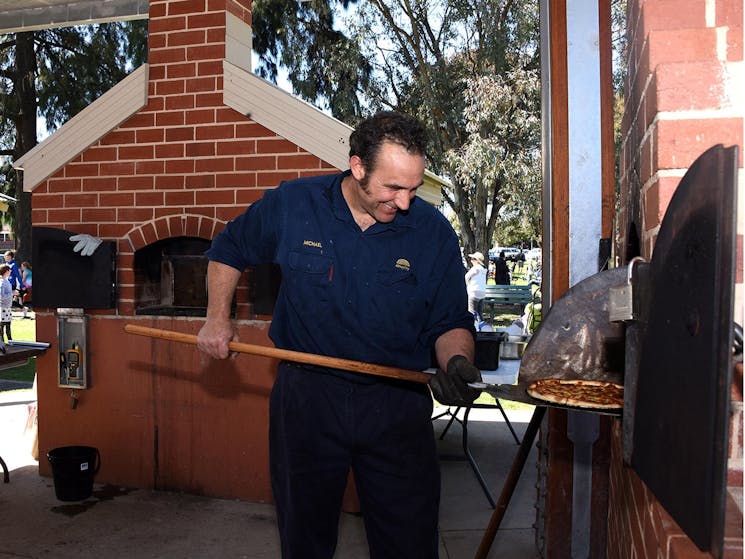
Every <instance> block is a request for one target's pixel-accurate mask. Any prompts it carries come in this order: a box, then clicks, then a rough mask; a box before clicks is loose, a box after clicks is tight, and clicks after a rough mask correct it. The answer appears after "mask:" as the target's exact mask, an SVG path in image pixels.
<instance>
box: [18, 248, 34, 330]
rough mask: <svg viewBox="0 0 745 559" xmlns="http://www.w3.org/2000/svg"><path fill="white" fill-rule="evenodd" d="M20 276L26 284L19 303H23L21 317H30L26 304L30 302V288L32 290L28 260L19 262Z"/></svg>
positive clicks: (31, 275)
mask: <svg viewBox="0 0 745 559" xmlns="http://www.w3.org/2000/svg"><path fill="white" fill-rule="evenodd" d="M21 278H22V279H23V283H24V285H25V286H26V290H25V292H24V294H23V297H22V298H21V304H22V305H23V318H31V317H30V316H29V315H28V306H29V305H30V304H31V297H32V293H31V292H32V290H33V284H34V281H33V271H32V269H31V264H30V263H29V262H28V261H24V262H21Z"/></svg>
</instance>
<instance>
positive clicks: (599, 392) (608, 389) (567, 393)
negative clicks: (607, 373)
mask: <svg viewBox="0 0 745 559" xmlns="http://www.w3.org/2000/svg"><path fill="white" fill-rule="evenodd" d="M527 392H528V394H529V395H530V396H532V397H533V398H535V399H537V400H543V401H544V402H551V403H554V404H561V405H564V406H576V407H581V408H595V409H618V408H622V407H623V385H622V384H616V383H615V382H607V381H603V380H583V379H560V378H544V379H539V380H536V381H534V382H532V383H530V384H529V385H528V388H527Z"/></svg>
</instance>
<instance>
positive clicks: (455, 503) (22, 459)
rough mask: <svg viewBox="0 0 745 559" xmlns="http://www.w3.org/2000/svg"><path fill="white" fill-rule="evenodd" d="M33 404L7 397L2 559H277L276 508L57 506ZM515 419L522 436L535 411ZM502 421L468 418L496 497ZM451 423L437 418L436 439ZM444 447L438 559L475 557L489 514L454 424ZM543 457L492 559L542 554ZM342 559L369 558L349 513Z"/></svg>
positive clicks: (155, 495)
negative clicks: (35, 445) (538, 518)
mask: <svg viewBox="0 0 745 559" xmlns="http://www.w3.org/2000/svg"><path fill="white" fill-rule="evenodd" d="M33 399H34V394H33V392H32V391H31V390H17V391H11V392H0V426H2V431H0V432H1V433H2V434H1V435H0V457H2V458H3V459H4V460H5V462H6V463H7V465H8V467H9V469H10V483H8V484H1V483H0V507H1V509H0V510H2V511H3V514H2V516H0V518H2V523H1V524H0V559H10V558H19V557H22V558H54V559H58V558H59V559H66V558H75V559H87V558H94V557H95V558H102V557H105V558H107V559H119V558H124V557H126V558H127V559H131V558H132V557H135V558H137V559H148V558H158V559H162V558H179V559H184V558H211V557H221V558H223V557H224V558H236V559H238V558H250V559H264V558H267V559H270V558H279V557H280V553H279V539H278V536H277V530H276V526H275V517H274V507H273V506H271V505H267V504H256V503H247V502H242V501H237V500H223V499H210V498H206V497H200V496H194V495H184V494H177V493H170V492H163V491H148V490H137V489H129V488H122V487H111V486H104V485H100V484H96V485H95V486H94V493H93V496H92V497H91V498H89V499H87V500H86V501H83V502H80V503H69V502H61V501H58V500H57V499H56V498H55V495H54V486H53V480H52V479H51V478H46V477H41V476H39V472H38V462H36V461H35V460H34V459H33V458H32V456H31V453H30V449H31V445H32V438H31V435H30V434H29V433H26V432H24V429H25V426H26V419H27V404H28V403H30V402H32V401H33ZM440 411H442V410H440ZM509 416H510V418H511V420H512V422H513V426H514V427H515V429H516V431H517V432H518V435H520V436H522V433H523V432H524V430H525V428H526V426H527V423H528V421H529V419H530V411H517V412H509ZM501 420H502V417H501V414H500V413H499V411H498V410H496V409H493V410H491V409H490V410H473V411H472V413H471V418H470V420H469V439H470V447H471V450H472V453H473V455H474V457H475V459H476V461H477V463H478V464H479V467H480V469H481V471H482V473H483V475H484V477H485V478H486V480H487V483H488V485H489V487H490V488H491V491H492V494H493V495H494V498H495V499H496V498H497V497H498V495H499V492H500V490H501V487H502V483H503V481H504V479H505V476H506V474H507V472H508V470H509V468H510V466H511V463H512V460H513V458H514V456H515V452H516V450H517V445H516V444H515V441H514V440H513V439H512V436H511V434H510V433H509V430H508V429H507V426H506V425H505V424H504V423H503V422H502V421H501ZM445 423H446V420H445V419H438V420H436V424H435V433H436V435H438V436H439V434H440V433H441V431H442V429H443V428H444V426H445ZM438 445H439V452H440V456H441V467H442V480H443V481H442V505H441V511H440V557H441V559H466V558H471V557H473V556H474V554H475V552H476V549H477V548H478V546H479V543H480V541H481V539H482V536H483V533H484V530H485V528H486V526H487V524H488V522H489V519H490V517H491V514H492V508H491V507H490V506H489V503H488V502H487V500H486V497H485V496H484V493H483V492H482V490H481V487H480V485H479V484H478V482H477V481H476V478H475V476H474V475H473V472H472V471H471V469H470V466H469V465H468V462H467V461H466V460H465V458H464V456H463V452H462V449H461V431H460V427H459V426H457V425H454V426H453V427H452V428H451V431H450V432H448V434H447V436H446V437H445V438H444V440H442V441H439V440H438ZM536 455H537V451H536V449H535V448H533V449H532V450H531V453H530V458H529V460H528V463H527V464H526V466H525V469H524V471H523V474H522V476H521V478H520V481H519V483H518V486H517V489H516V491H515V494H514V496H513V498H512V501H511V502H510V504H509V506H508V508H507V512H506V514H505V517H504V520H503V522H502V525H501V528H500V530H499V532H498V533H497V535H496V538H495V540H494V542H493V544H492V547H491V551H490V554H489V558H492V559H494V558H497V557H499V558H509V559H538V558H539V556H540V555H539V553H538V551H537V548H536V545H535V533H534V529H533V525H534V523H535V507H534V504H535V496H536V489H535V484H536ZM43 459H45V458H43ZM335 557H336V558H337V559H364V558H367V557H368V552H367V546H366V540H365V533H364V528H363V526H362V520H361V518H360V517H359V516H357V515H354V514H346V513H345V514H342V520H341V526H340V537H339V546H338V549H337V553H336V555H335ZM402 559H404V558H402Z"/></svg>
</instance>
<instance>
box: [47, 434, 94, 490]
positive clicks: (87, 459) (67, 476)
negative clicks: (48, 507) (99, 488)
mask: <svg viewBox="0 0 745 559" xmlns="http://www.w3.org/2000/svg"><path fill="white" fill-rule="evenodd" d="M47 459H48V460H49V463H50V464H51V465H52V476H53V478H54V494H55V495H56V496H57V499H59V500H60V501H84V500H85V499H87V498H88V497H90V496H91V494H92V493H93V477H94V476H95V475H96V474H97V473H98V469H99V468H100V467H101V454H100V453H99V452H98V449H97V448H95V447H92V446H61V447H59V448H55V449H52V450H50V451H49V452H48V453H47Z"/></svg>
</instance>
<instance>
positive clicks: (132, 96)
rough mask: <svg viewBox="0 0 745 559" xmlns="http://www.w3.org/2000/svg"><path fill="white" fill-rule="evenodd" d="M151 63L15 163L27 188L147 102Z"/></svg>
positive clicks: (112, 89)
mask: <svg viewBox="0 0 745 559" xmlns="http://www.w3.org/2000/svg"><path fill="white" fill-rule="evenodd" d="M147 87H148V65H147V64H143V65H142V66H140V67H139V68H137V70H135V71H134V72H132V73H131V74H129V75H128V76H127V77H126V78H124V79H123V80H122V81H120V82H119V83H118V84H116V85H115V86H114V87H112V88H111V89H110V90H108V91H107V92H106V93H104V94H103V95H101V96H100V97H99V98H98V99H96V100H95V101H94V102H93V103H91V104H90V105H88V106H87V107H86V108H85V109H83V110H82V111H80V112H79V113H78V114H77V115H75V116H74V117H73V118H71V119H70V120H68V121H67V122H66V123H65V124H63V125H62V126H61V127H60V128H59V129H58V130H57V131H55V132H53V133H52V134H51V135H50V136H49V137H48V138H47V139H45V140H44V141H43V142H41V143H39V144H37V145H36V146H35V147H34V148H33V149H32V150H30V151H28V152H27V153H26V154H24V155H23V157H21V158H20V159H18V160H16V161H15V162H14V163H13V167H15V168H16V169H20V170H22V171H23V190H24V192H31V191H33V189H34V188H36V186H38V185H39V183H41V182H42V181H44V180H46V179H47V178H49V177H50V176H51V175H53V174H54V173H55V172H56V171H57V170H58V169H59V168H60V167H62V166H63V165H65V164H66V163H68V162H69V161H72V160H73V159H75V158H76V157H77V156H78V155H80V154H81V153H82V152H83V151H84V150H86V149H87V148H88V147H90V146H91V145H93V144H94V143H96V142H97V141H99V140H100V139H101V138H102V137H103V136H105V135H106V134H107V133H108V132H110V131H111V130H113V129H114V128H116V127H117V126H119V125H120V124H121V123H122V122H124V121H125V120H127V119H128V118H129V117H130V116H132V115H133V114H135V113H136V112H137V111H139V110H140V109H141V108H142V107H144V106H145V104H146V103H147Z"/></svg>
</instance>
